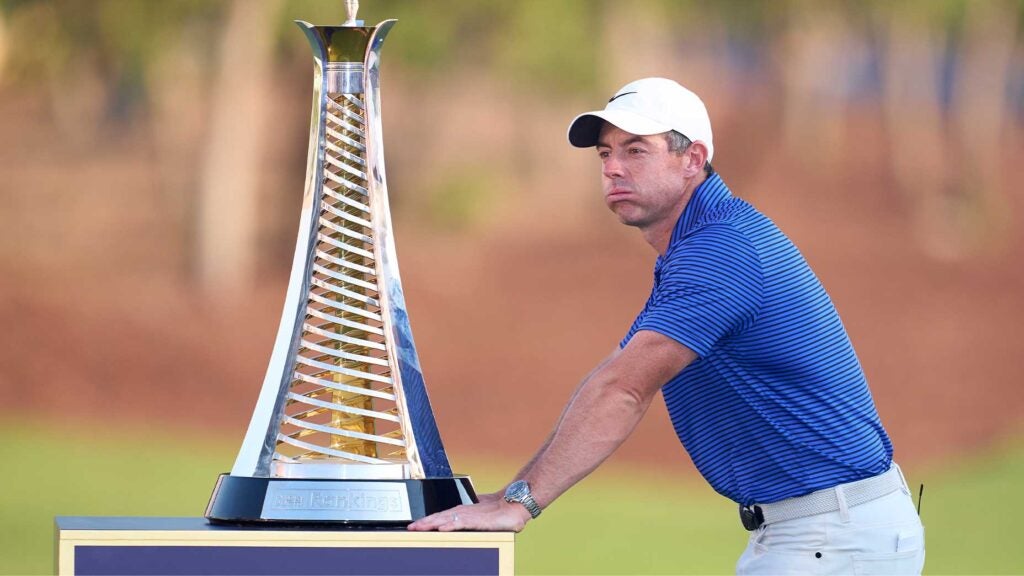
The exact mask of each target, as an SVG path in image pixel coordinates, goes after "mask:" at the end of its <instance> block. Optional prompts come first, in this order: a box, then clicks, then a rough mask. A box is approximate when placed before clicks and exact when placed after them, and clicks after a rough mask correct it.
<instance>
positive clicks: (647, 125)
mask: <svg viewBox="0 0 1024 576" xmlns="http://www.w3.org/2000/svg"><path fill="white" fill-rule="evenodd" d="M605 122H608V123H609V124H612V125H614V126H616V127H617V128H620V129H621V130H624V131H626V132H629V133H630V134H636V135H637V136H650V135H651V134H661V133H662V132H668V131H669V130H671V129H672V128H671V127H669V126H666V125H664V124H662V123H660V122H655V121H654V120H651V119H649V118H645V117H643V116H640V115H639V114H635V113H633V112H630V111H628V110H597V111H594V112H587V113H585V114H580V115H579V116H577V117H576V118H575V119H573V121H572V123H571V124H569V133H568V134H567V136H568V138H569V144H572V145H573V146H575V147H577V148H591V147H594V146H597V138H598V136H600V134H601V126H602V125H603V124H604V123H605Z"/></svg>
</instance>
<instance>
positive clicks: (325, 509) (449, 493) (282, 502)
mask: <svg viewBox="0 0 1024 576" xmlns="http://www.w3.org/2000/svg"><path fill="white" fill-rule="evenodd" d="M476 501H477V498H476V492H475V491H474V490H473V483H472V482H471V481H470V479H469V477H468V476H455V477H453V478H425V479H422V480H409V479H406V480H369V479H366V480H363V479H360V480H333V479H310V478H304V479H293V478H252V477H248V476H231V475H230V474H221V475H220V476H219V477H218V478H217V485H216V486H215V487H214V488H213V495H212V496H211V497H210V503H209V504H208V505H207V506H206V513H205V516H206V519H207V520H209V521H210V522H211V523H213V524H263V525H266V524H275V525H287V524H291V525H302V526H310V525H329V526H333V527H339V526H345V525H349V526H353V527H358V526H380V527H389V526H392V527H398V526H405V525H408V524H409V523H410V522H413V521H415V520H419V519H420V518H423V517H424V516H429V515H431V514H434V513H436V512H441V511H442V510H448V509H449V508H454V507H456V506H458V505H460V504H472V503H474V502H476Z"/></svg>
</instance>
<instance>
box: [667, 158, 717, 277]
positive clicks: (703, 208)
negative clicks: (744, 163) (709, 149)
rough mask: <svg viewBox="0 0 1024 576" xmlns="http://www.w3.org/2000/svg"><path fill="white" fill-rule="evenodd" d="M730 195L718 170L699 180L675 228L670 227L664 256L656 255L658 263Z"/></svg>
mask: <svg viewBox="0 0 1024 576" xmlns="http://www.w3.org/2000/svg"><path fill="white" fill-rule="evenodd" d="M731 196H732V192H731V191H730V190H729V187H728V186H726V185H725V182H724V181H722V177H721V176H719V175H718V172H713V173H712V174H711V175H710V176H708V177H707V178H706V179H705V180H704V181H703V182H701V184H700V186H697V189H696V190H694V191H693V194H691V195H690V201H689V202H687V203H686V208H685V209H684V210H683V213H682V214H681V215H680V216H679V220H677V221H676V225H675V228H673V229H672V238H671V239H670V240H669V243H668V250H666V251H665V256H664V257H663V256H659V257H658V264H661V261H662V260H663V259H664V258H665V257H667V256H668V255H669V253H671V252H672V249H673V248H675V246H676V244H678V243H679V242H680V241H681V240H682V239H683V237H684V236H686V235H687V234H688V233H689V232H690V231H692V230H693V229H694V228H695V227H696V226H697V224H699V223H700V222H701V221H702V220H703V219H704V216H706V215H707V214H708V213H709V212H711V211H712V210H713V209H714V208H715V206H717V205H718V204H719V203H720V202H722V201H723V200H726V199H728V198H730V197H731Z"/></svg>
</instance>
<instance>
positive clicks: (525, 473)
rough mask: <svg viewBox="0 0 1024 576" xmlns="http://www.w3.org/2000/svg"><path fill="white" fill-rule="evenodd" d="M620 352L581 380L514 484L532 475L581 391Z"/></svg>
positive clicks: (602, 362)
mask: <svg viewBox="0 0 1024 576" xmlns="http://www.w3.org/2000/svg"><path fill="white" fill-rule="evenodd" d="M618 352H619V349H618V348H616V349H615V351H614V352H612V353H611V354H610V355H608V357H606V358H605V359H604V360H602V361H601V362H600V363H599V364H598V365H597V366H595V367H594V369H593V370H591V371H590V372H589V373H588V374H587V375H586V376H584V377H583V380H581V381H580V383H579V385H577V386H576V389H575V390H573V392H572V395H571V396H570V397H569V401H568V402H566V405H565V408H563V409H562V414H561V415H559V417H558V421H557V422H556V423H555V428H554V430H552V431H551V434H549V435H548V437H547V439H545V440H544V443H543V444H541V446H540V448H538V449H537V451H536V452H535V453H534V454H533V457H532V458H530V460H529V461H528V462H527V463H526V464H524V465H523V467H522V468H520V469H519V472H517V473H516V475H515V477H514V478H513V479H512V482H515V481H516V480H522V479H523V478H525V477H526V476H528V475H529V474H530V471H532V470H533V467H534V465H536V463H537V460H538V459H540V457H541V456H542V455H543V454H544V452H545V451H547V449H548V446H550V445H551V440H552V439H553V438H554V437H555V433H556V432H557V431H558V428H559V427H560V426H561V425H562V421H563V420H565V414H566V412H568V411H569V408H570V407H572V405H573V403H575V402H576V397H577V396H579V393H580V390H582V389H583V387H584V386H586V384H587V382H588V381H589V380H590V379H591V378H592V377H593V376H594V374H597V373H598V372H599V371H600V370H601V369H602V368H604V367H605V366H606V365H607V364H608V363H609V362H611V360H612V359H613V358H614V357H615V355H616V354H617V353H618Z"/></svg>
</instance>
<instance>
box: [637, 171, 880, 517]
mask: <svg viewBox="0 0 1024 576" xmlns="http://www.w3.org/2000/svg"><path fill="white" fill-rule="evenodd" d="M638 330H651V331H654V332H658V333H660V334H664V335H665V336H668V337H669V338H672V339H674V340H676V341H678V342H679V343H681V344H683V345H684V346H686V347H687V348H689V349H691V350H693V351H694V352H695V353H696V354H697V356H698V358H697V359H696V360H694V361H693V362H691V363H690V365H688V366H687V367H686V368H685V369H683V371H682V372H680V373H679V374H678V375H676V376H675V377H674V378H672V380H670V381H669V382H668V383H667V384H665V386H664V387H663V388H662V393H663V395H664V397H665V404H666V406H667V407H668V412H669V416H670V417H671V419H672V425H673V427H674V428H675V431H676V434H677V435H678V436H679V440H680V442H682V443H683V446H684V447H685V448H686V450H687V452H689V454H690V458H691V459H692V460H693V463H694V464H695V465H696V467H697V469H698V470H699V471H700V473H701V474H702V475H703V476H704V478H705V479H707V481H708V482H709V483H710V484H711V486H712V487H713V488H714V489H715V490H716V491H718V492H719V493H720V494H722V495H724V496H726V497H728V498H730V499H732V500H734V501H736V502H739V503H740V504H744V505H750V504H755V503H758V504H766V503H770V502H776V501H778V500H782V499H784V498H789V497H792V496H801V495H804V494H808V493H810V492H813V491H815V490H819V489H822V488H828V487H831V486H835V485H837V484H840V483H843V482H851V481H854V480H860V479H862V478H867V477H870V476H874V475H876V474H880V473H882V472H885V471H886V470H888V469H889V466H890V463H891V461H892V443H891V442H890V441H889V437H888V435H887V434H886V432H885V429H884V428H882V424H881V421H880V420H879V418H878V412H877V411H876V410H875V405H874V401H873V400H872V398H871V392H870V391H869V390H868V385H867V381H866V380H865V378H864V372H863V371H862V370H861V367H860V362H859V361H858V360H857V356H856V354H855V353H854V351H853V346H852V344H851V343H850V338H849V336H847V334H846V330H845V328H843V325H842V322H841V321H840V320H839V315H838V313H837V312H836V309H835V306H833V304H832V301H831V299H830V298H829V296H828V294H827V293H826V292H825V289H824V288H823V287H822V285H821V282H820V281H819V280H818V278H817V277H816V276H815V275H814V272H812V271H811V269H810V267H809V266H808V265H807V262H806V261H805V260H804V257H803V256H802V255H801V254H800V252H799V250H797V248H796V246H795V245H793V243H792V242H791V241H790V240H789V238H787V237H786V236H785V235H784V234H783V233H782V231H781V230H779V228H778V227H777V226H776V225H775V224H774V223H773V222H772V221H771V220H770V219H768V218H767V217H766V216H764V215H763V214H761V213H760V212H758V211H757V210H756V209H754V207H753V206H751V205H750V204H748V203H747V202H745V201H743V200H741V199H739V198H736V197H734V196H733V195H732V193H731V192H730V191H729V188H728V187H726V185H725V183H724V182H723V181H722V179H721V178H720V177H719V176H718V174H712V175H711V176H708V178H707V179H706V180H705V181H704V182H703V183H702V184H701V185H700V186H699V187H698V188H697V189H696V190H695V191H694V193H693V195H692V196H691V198H690V201H689V203H688V204H687V206H686V209H685V210H684V211H683V214H682V216H680V218H679V221H678V222H677V223H676V226H675V229H674V230H673V233H672V238H671V241H670V243H669V246H668V250H667V251H666V253H665V254H664V255H662V256H659V257H658V260H657V263H656V264H655V267H654V288H653V289H652V291H651V296H650V298H649V299H648V300H647V304H646V305H645V306H644V309H643V311H641V312H640V314H639V316H637V318H636V320H635V321H634V322H633V326H632V327H631V328H630V330H629V333H628V335H627V336H626V338H625V339H623V341H622V344H621V345H622V346H625V345H626V343H627V342H629V340H630V338H632V337H633V334H635V333H636V332H637V331H638Z"/></svg>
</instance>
